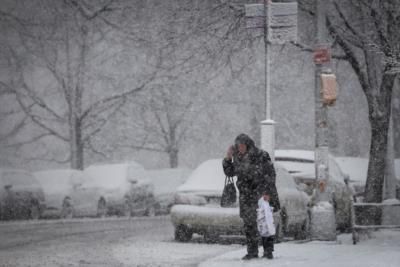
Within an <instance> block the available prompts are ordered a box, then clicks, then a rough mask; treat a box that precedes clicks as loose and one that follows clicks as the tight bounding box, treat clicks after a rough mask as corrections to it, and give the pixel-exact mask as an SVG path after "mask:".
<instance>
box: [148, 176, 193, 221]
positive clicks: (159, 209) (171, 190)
mask: <svg viewBox="0 0 400 267" xmlns="http://www.w3.org/2000/svg"><path fill="white" fill-rule="evenodd" d="M191 172H192V170H190V169H186V168H174V169H160V170H146V177H147V178H149V179H150V180H151V182H152V183H153V185H154V196H155V199H156V211H155V212H156V214H158V215H163V214H169V213H170V210H171V207H172V205H173V204H174V195H175V192H176V189H177V188H178V187H179V186H180V185H181V184H183V183H184V182H185V181H186V179H187V178H188V176H189V175H190V173H191Z"/></svg>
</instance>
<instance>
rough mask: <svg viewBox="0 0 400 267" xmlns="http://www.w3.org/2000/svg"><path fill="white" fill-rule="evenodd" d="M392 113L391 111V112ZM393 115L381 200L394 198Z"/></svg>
mask: <svg viewBox="0 0 400 267" xmlns="http://www.w3.org/2000/svg"><path fill="white" fill-rule="evenodd" d="M392 111H393V110H392ZM393 143H394V142H393V113H392V116H390V121H389V133H388V148H387V153H386V167H385V181H384V184H385V186H384V190H383V194H384V195H383V199H384V200H386V199H395V198H396V174H395V170H394V145H393Z"/></svg>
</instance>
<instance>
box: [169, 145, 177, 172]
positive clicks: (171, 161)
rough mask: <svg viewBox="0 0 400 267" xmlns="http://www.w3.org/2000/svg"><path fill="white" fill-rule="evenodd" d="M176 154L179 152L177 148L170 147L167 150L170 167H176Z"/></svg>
mask: <svg viewBox="0 0 400 267" xmlns="http://www.w3.org/2000/svg"><path fill="white" fill-rule="evenodd" d="M178 154H179V150H178V149H172V150H171V151H170V152H169V166H170V167H171V168H177V167H178Z"/></svg>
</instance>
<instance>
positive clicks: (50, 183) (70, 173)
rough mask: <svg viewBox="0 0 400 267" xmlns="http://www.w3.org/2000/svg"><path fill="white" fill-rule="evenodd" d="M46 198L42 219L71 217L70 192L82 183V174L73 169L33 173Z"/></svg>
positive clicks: (72, 210) (71, 203)
mask: <svg viewBox="0 0 400 267" xmlns="http://www.w3.org/2000/svg"><path fill="white" fill-rule="evenodd" d="M34 175H35V177H36V179H37V180H38V181H39V183H40V184H41V187H42V188H43V191H44V194H45V198H46V209H45V210H44V212H43V216H44V217H61V218H72V217H73V215H74V214H73V212H74V209H73V202H72V198H71V195H72V192H73V190H74V188H76V187H77V186H78V185H79V184H82V182H83V172H82V171H80V170H73V169H62V170H46V171H38V172H35V173H34Z"/></svg>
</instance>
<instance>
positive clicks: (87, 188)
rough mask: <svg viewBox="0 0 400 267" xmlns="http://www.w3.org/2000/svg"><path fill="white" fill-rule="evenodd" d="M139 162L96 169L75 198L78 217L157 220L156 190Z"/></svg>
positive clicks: (86, 174) (91, 169)
mask: <svg viewBox="0 0 400 267" xmlns="http://www.w3.org/2000/svg"><path fill="white" fill-rule="evenodd" d="M145 175H146V174H145V170H144V168H143V166H142V165H140V164H138V163H136V162H129V163H119V164H118V163H117V164H104V165H92V166H89V167H88V168H86V169H85V170H84V171H83V178H84V179H83V182H82V183H81V184H79V185H78V186H76V187H75V188H74V190H73V192H72V194H71V199H72V202H73V208H74V215H75V216H77V217H92V216H97V217H105V216H107V215H119V216H139V215H140V216H141V215H148V216H153V215H154V214H155V199H154V186H153V184H152V183H151V182H150V180H149V179H147V178H145Z"/></svg>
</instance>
